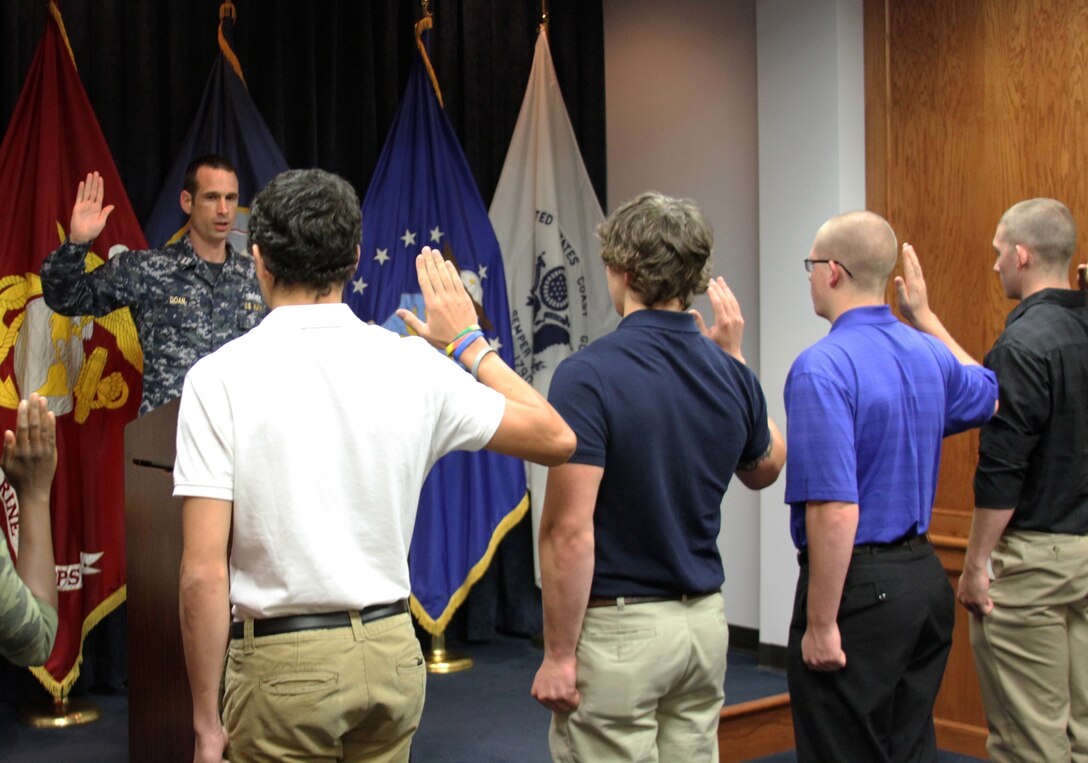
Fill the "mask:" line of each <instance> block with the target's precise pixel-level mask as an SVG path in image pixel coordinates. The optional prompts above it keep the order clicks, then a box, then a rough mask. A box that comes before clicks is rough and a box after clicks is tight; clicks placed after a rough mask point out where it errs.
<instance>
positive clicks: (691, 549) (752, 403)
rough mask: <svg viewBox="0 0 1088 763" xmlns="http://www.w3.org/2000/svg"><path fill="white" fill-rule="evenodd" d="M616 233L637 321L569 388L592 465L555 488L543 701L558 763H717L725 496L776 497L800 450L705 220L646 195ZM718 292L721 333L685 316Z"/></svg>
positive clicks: (620, 287)
mask: <svg viewBox="0 0 1088 763" xmlns="http://www.w3.org/2000/svg"><path fill="white" fill-rule="evenodd" d="M598 233H599V235H600V237H601V243H602V250H601V257H602V259H603V260H604V263H605V268H606V273H607V280H608V285H609V293H610V294H611V296H612V301H613V303H614V305H615V307H616V310H617V311H618V312H619V313H620V315H622V316H623V320H622V321H621V322H620V324H619V326H618V327H617V329H616V331H614V332H613V333H611V334H609V335H608V336H605V337H602V338H601V339H599V340H597V341H596V342H594V343H592V344H591V345H590V346H588V347H587V348H585V349H584V350H582V351H580V352H578V353H576V354H574V355H572V356H571V357H569V358H568V359H567V360H565V361H563V362H562V363H561V364H560V365H559V367H558V368H557V369H556V372H555V376H554V378H553V379H552V383H551V388H550V392H549V401H550V402H551V403H552V405H554V406H555V408H556V410H558V411H559V412H560V414H561V415H562V416H563V417H564V418H565V419H566V420H567V422H568V423H569V424H570V425H571V428H572V429H574V431H575V434H577V436H578V448H577V451H576V452H575V455H574V456H573V457H572V458H571V460H570V463H569V464H565V465H563V466H561V467H556V468H552V469H551V470H550V471H549V474H548V488H547V494H546V497H545V501H544V511H543V516H542V518H541V526H540V561H541V565H540V566H541V578H542V585H543V597H544V644H545V647H544V649H545V653H544V661H543V664H542V665H541V667H540V670H539V672H538V673H537V676H536V680H535V681H534V682H533V689H532V691H533V696H534V697H536V699H538V700H539V701H540V702H541V703H542V704H544V705H545V706H546V707H548V708H549V709H551V710H552V711H553V713H554V715H553V720H552V725H551V730H550V733H549V745H550V747H551V752H552V757H553V758H554V759H555V760H557V761H573V760H594V761H596V760H650V759H653V760H689V761H700V762H703V761H717V760H718V752H717V750H718V746H717V728H718V716H719V713H720V711H721V706H722V700H723V697H724V693H723V684H724V680H725V660H726V648H727V646H728V629H727V626H726V621H725V611H724V604H723V601H722V596H721V586H722V583H723V582H724V573H723V570H722V562H721V558H720V556H719V553H718V548H717V537H718V531H719V529H720V526H721V502H722V497H723V495H724V493H725V490H726V487H727V486H728V485H729V481H730V479H731V477H732V476H733V474H734V473H736V475H737V476H738V477H739V478H740V480H741V481H742V482H743V483H744V484H745V485H747V486H748V487H751V488H754V489H758V488H762V487H765V486H766V485H769V484H771V483H772V482H774V480H775V479H776V478H777V477H778V473H779V471H780V470H781V468H782V465H783V463H784V460H785V445H784V443H783V441H782V437H781V435H780V434H779V432H778V430H777V428H776V427H775V426H774V424H773V422H771V421H770V420H769V419H768V417H767V406H766V400H765V399H764V396H763V391H762V389H760V385H759V380H758V379H757V378H756V376H755V374H754V373H752V371H751V370H750V369H749V368H748V367H747V366H746V365H745V364H744V359H743V357H742V356H741V353H740V340H741V333H742V330H743V319H742V317H741V314H740V309H739V307H738V306H737V303H736V300H735V299H734V298H733V294H732V292H731V291H730V290H729V287H728V286H726V284H725V281H724V280H722V279H720V278H719V279H716V280H714V281H709V278H708V276H709V271H710V251H711V244H712V234H711V232H710V228H709V227H708V226H707V224H706V222H705V221H704V220H703V217H702V215H701V214H700V212H699V210H698V209H697V208H696V207H695V205H694V204H693V203H691V202H690V201H686V200H678V199H672V198H669V197H667V196H663V195H661V194H658V193H645V194H643V195H641V196H639V197H638V198H636V199H634V200H632V201H630V202H627V203H626V204H624V205H623V206H621V207H620V208H619V209H618V210H616V211H615V212H614V213H613V214H612V215H611V216H610V217H609V218H608V219H607V220H606V221H605V222H604V223H602V225H601V227H600V229H599V231H598ZM708 281H709V283H708ZM708 286H709V288H708ZM703 291H708V292H709V296H710V299H711V303H712V305H713V307H714V313H715V324H714V326H713V327H712V328H710V329H706V327H705V326H704V325H703V323H702V320H701V319H697V318H696V317H694V316H693V315H691V314H689V313H688V312H685V311H686V310H687V309H688V308H689V307H690V305H691V300H692V298H693V297H694V296H695V295H696V294H700V293H702V292H703ZM692 312H694V311H692ZM701 330H702V333H701ZM703 333H705V334H706V336H704V335H703ZM723 350H724V351H723Z"/></svg>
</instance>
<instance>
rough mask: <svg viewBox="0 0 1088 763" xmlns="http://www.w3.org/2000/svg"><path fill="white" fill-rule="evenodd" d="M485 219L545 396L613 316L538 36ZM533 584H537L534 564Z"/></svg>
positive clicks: (514, 319)
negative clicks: (558, 371)
mask: <svg viewBox="0 0 1088 763" xmlns="http://www.w3.org/2000/svg"><path fill="white" fill-rule="evenodd" d="M488 215H489V217H490V218H491V224H492V226H493V227H494V228H495V235H496V236H497V237H498V239H499V247H500V248H501V249H502V257H503V263H504V266H505V268H506V290H507V294H508V296H509V299H510V329H511V333H512V335H513V340H514V348H513V349H514V368H515V369H516V370H517V372H518V373H519V374H521V376H522V378H523V379H525V380H526V381H528V382H529V383H531V384H532V385H533V387H535V388H536V389H537V390H538V391H539V392H540V393H541V394H543V395H545V396H546V395H547V394H548V385H549V384H550V383H551V379H552V374H553V373H554V372H555V367H556V365H558V364H559V361H561V360H562V359H563V358H565V357H567V356H568V355H570V354H571V353H572V352H574V351H575V350H580V349H581V348H583V347H585V346H586V345H587V344H589V343H590V342H591V341H593V340H594V339H596V338H597V337H599V336H601V335H602V334H607V333H608V332H609V331H611V330H612V329H614V328H615V327H616V324H617V323H618V322H619V316H618V315H617V314H616V311H615V308H613V306H612V301H611V299H610V298H609V296H608V287H607V284H606V282H605V275H604V265H603V264H602V263H601V258H600V246H599V244H598V241H597V225H598V224H599V223H600V222H601V220H602V219H603V217H604V215H603V214H602V213H601V205H600V204H599V203H598V202H597V196H596V194H594V192H593V185H592V184H591V183H590V181H589V175H587V174H586V168H585V165H584V164H583V163H582V155H581V153H579V151H578V142H577V141H576V140H575V137H574V130H573V129H572V128H571V124H570V119H569V118H568V116H567V109H566V107H565V106H564V104H563V96H562V94H561V93H560V92H559V83H558V81H557V80H556V78H555V68H554V66H552V57H551V51H550V50H549V49H548V35H547V33H546V32H545V31H544V30H543V29H542V30H541V31H540V33H539V34H538V36H537V41H536V53H535V54H534V56H533V70H532V73H531V74H530V75H529V86H528V88H527V89H526V91H525V100H524V101H522V104H521V113H520V114H519V115H518V122H517V126H516V127H515V128H514V137H513V138H512V139H511V141H510V148H509V150H508V151H507V153H506V162H505V163H504V164H503V168H502V175H501V176H500V177H499V184H498V187H497V188H496V189H495V196H494V198H493V200H492V202H491V209H490V211H489V212H488ZM526 467H527V470H528V479H529V495H530V500H531V506H532V516H533V540H534V544H533V547H534V549H535V548H536V540H537V537H538V531H539V527H540V510H541V508H542V507H543V505H544V483H545V480H546V478H547V469H546V468H545V467H542V466H538V465H536V464H529V463H528V462H527V463H526ZM536 578H537V583H538V584H539V582H540V562H539V560H537V562H536Z"/></svg>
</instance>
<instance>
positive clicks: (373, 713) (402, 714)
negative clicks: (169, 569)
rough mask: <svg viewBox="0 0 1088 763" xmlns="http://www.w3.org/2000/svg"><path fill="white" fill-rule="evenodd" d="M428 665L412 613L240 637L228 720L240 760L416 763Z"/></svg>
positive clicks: (231, 671)
mask: <svg viewBox="0 0 1088 763" xmlns="http://www.w3.org/2000/svg"><path fill="white" fill-rule="evenodd" d="M425 682H426V666H425V665H424V662H423V653H422V651H421V650H420V647H419V640H418V639H417V638H416V635H415V630H414V629H413V627H412V620H411V618H410V617H409V616H408V615H407V614H403V615H394V616H393V617H387V618H385V619H383V620H376V621H374V622H371V623H360V622H359V616H358V614H357V613H355V614H353V615H352V618H351V627H350V628H348V627H344V628H331V629H326V630H312V631H298V632H296V633H283V634H278V635H275V636H262V637H260V638H254V637H253V636H252V629H251V628H250V627H249V624H248V623H247V627H246V636H245V638H242V639H232V640H231V642H230V645H229V647H228V649H227V665H226V674H225V692H224V696H223V724H224V725H225V726H226V729H227V735H228V737H229V739H230V747H229V752H228V755H229V759H230V760H231V761H235V762H237V761H334V760H336V761H338V760H345V761H382V763H384V762H385V761H389V762H390V763H392V762H394V761H395V762H396V763H406V762H407V760H408V751H409V748H410V747H411V744H412V735H413V734H414V733H415V730H416V728H417V727H418V726H419V718H420V715H421V714H422V713H423V699H424V692H425Z"/></svg>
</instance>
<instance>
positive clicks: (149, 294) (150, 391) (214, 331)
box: [41, 155, 267, 415]
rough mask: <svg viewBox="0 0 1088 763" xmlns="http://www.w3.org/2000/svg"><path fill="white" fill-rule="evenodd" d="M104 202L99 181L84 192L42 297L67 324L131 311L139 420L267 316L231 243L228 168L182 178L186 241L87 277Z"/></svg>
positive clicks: (209, 162)
mask: <svg viewBox="0 0 1088 763" xmlns="http://www.w3.org/2000/svg"><path fill="white" fill-rule="evenodd" d="M103 195H104V193H103V187H102V178H101V176H100V175H99V174H98V173H97V172H94V173H91V174H89V175H87V179H86V180H84V181H83V182H81V183H80V184H79V189H78V190H77V191H76V201H75V204H74V206H73V207H72V221H71V225H70V226H69V228H68V240H67V241H66V242H65V243H63V244H61V246H60V248H59V249H57V250H56V251H55V252H53V253H52V254H50V255H49V256H48V257H46V258H45V262H43V263H42V270H41V278H42V296H43V297H44V298H45V302H46V304H47V305H49V307H50V308H52V309H53V310H54V311H56V312H57V313H59V314H61V315H94V316H100V315H105V314H106V313H109V312H111V311H113V310H117V309H118V308H122V307H128V308H130V309H131V311H132V319H133V321H134V322H135V323H136V331H137V333H138V335H139V337H140V347H141V348H142V350H143V353H144V381H143V389H144V394H143V400H142V401H141V402H140V414H141V415H142V414H145V413H147V412H148V411H150V410H152V409H153V408H157V407H158V406H160V405H162V404H163V403H166V402H168V401H170V400H173V399H174V398H176V397H180V396H181V385H182V382H183V381H184V380H185V373H186V371H188V370H189V368H190V367H191V366H192V365H193V364H194V363H196V361H197V360H199V359H200V358H202V357H203V356H205V355H207V354H208V353H210V352H212V351H213V350H216V349H218V348H219V347H221V346H222V345H224V344H226V343H227V342H229V341H230V340H231V339H234V338H235V337H238V336H241V335H242V334H244V333H245V332H246V331H248V330H249V329H251V328H253V327H254V326H255V325H257V323H258V322H259V321H260V319H261V318H262V317H263V316H264V314H265V312H266V311H267V308H266V307H265V305H264V302H263V301H262V299H261V292H260V288H259V287H258V285H257V277H256V275H255V272H254V268H253V258H252V257H250V256H249V255H248V254H245V253H243V252H238V251H235V249H234V247H233V246H231V244H230V243H229V242H228V241H227V237H228V236H229V235H230V232H231V229H232V228H233V226H234V218H235V215H236V214H237V212H238V176H237V174H236V173H235V171H234V167H232V166H231V164H230V162H228V161H227V160H226V159H224V158H223V157H221V156H215V155H207V156H201V157H198V158H197V159H194V160H193V161H192V163H190V165H189V167H188V169H187V170H186V171H185V182H184V186H183V188H182V191H181V199H180V202H181V208H182V211H184V212H185V214H187V215H188V216H189V225H188V228H189V232H188V234H187V235H185V236H182V237H181V238H180V239H178V241H177V242H176V243H174V244H171V245H170V246H167V247H166V248H164V249H150V250H146V251H126V252H121V253H119V254H117V255H115V256H113V257H111V258H109V260H108V261H106V262H104V263H103V264H102V265H101V266H100V267H98V268H96V269H94V270H92V271H90V272H85V260H86V257H87V252H88V251H90V249H91V243H92V242H93V241H94V239H95V237H96V236H98V234H99V233H101V232H102V229H103V228H104V227H105V225H106V218H107V217H109V214H110V212H112V211H113V205H112V204H111V205H109V206H106V207H103V206H102V201H103ZM99 254H101V255H102V256H103V258H105V253H104V252H100V253H99Z"/></svg>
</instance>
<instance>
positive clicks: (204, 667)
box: [174, 170, 574, 761]
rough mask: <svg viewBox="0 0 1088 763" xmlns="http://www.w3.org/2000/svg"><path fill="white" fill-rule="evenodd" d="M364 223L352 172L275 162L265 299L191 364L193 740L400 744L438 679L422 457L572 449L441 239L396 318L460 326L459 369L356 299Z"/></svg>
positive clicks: (245, 755)
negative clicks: (430, 630)
mask: <svg viewBox="0 0 1088 763" xmlns="http://www.w3.org/2000/svg"><path fill="white" fill-rule="evenodd" d="M360 224H361V220H360V210H359V200H358V198H357V197H356V195H355V193H354V191H353V190H352V189H351V186H349V185H348V184H347V183H346V182H345V181H344V180H343V179H341V178H339V177H337V176H335V175H331V174H329V173H326V172H323V171H321V170H293V171H290V172H286V173H283V174H281V175H279V176H278V177H277V178H276V179H274V180H273V181H272V182H271V183H270V184H269V185H268V186H267V187H266V188H265V189H264V190H263V191H262V192H261V193H260V194H259V195H258V197H257V199H256V200H255V202H254V205H253V211H252V216H251V218H250V227H249V243H250V248H251V250H252V253H253V257H254V260H255V262H256V267H257V278H258V280H259V282H260V285H261V291H262V294H263V296H264V299H265V301H266V302H267V303H268V306H269V307H270V308H271V312H270V313H269V315H268V316H267V318H266V319H265V320H264V321H262V323H261V324H260V325H259V326H257V327H256V328H255V329H253V330H252V331H251V332H250V333H248V334H247V335H245V336H244V337H241V338H240V339H238V340H236V341H234V342H231V343H230V344H228V345H226V346H225V347H223V348H222V349H220V350H219V351H217V352H215V353H213V354H212V355H209V356H208V357H206V358H204V359H203V360H201V361H200V362H199V363H197V364H196V365H195V366H194V367H193V369H192V370H191V371H190V372H189V375H188V376H187V377H186V381H185V388H184V393H183V395H182V402H181V411H180V414H179V420H178V456H177V464H176V467H175V472H174V474H175V490H174V492H175V495H179V496H183V497H184V508H183V535H184V544H185V547H184V554H183V558H182V576H181V614H182V633H183V637H184V643H185V656H186V663H187V666H188V671H189V682H190V685H191V687H192V693H193V725H194V731H195V733H196V748H197V754H196V760H198V761H203V760H211V761H219V760H221V759H222V757H223V754H224V752H225V750H226V749H227V745H228V742H229V746H230V753H231V754H232V755H234V756H236V757H237V758H238V759H241V760H282V759H295V760H299V759H303V760H317V759H330V760H332V759H336V760H368V761H369V760H381V761H407V760H408V751H409V747H410V745H411V739H412V735H413V733H414V732H415V729H416V726H417V725H418V722H419V717H420V714H421V712H422V709H423V696H424V680H425V668H424V664H423V656H422V653H421V651H420V648H419V643H418V641H417V640H416V637H415V633H414V630H413V628H412V624H411V620H410V617H409V615H408V614H407V612H408V608H407V602H406V599H407V597H408V594H409V585H408V566H407V557H408V547H409V544H410V542H411V536H412V528H413V526H414V523H415V512H416V505H417V503H418V499H419V492H420V488H421V486H422V484H423V480H424V478H425V477H426V475H427V471H428V470H429V469H430V467H431V466H432V465H433V464H434V462H435V461H436V460H437V459H438V458H439V457H441V456H442V455H443V454H445V453H447V452H449V451H451V450H473V449H480V448H485V447H486V448H489V449H491V450H495V451H498V452H501V453H506V454H509V455H513V456H517V457H520V458H527V459H531V460H535V461H539V462H541V463H545V464H558V463H562V462H563V461H565V460H566V459H567V458H568V457H569V456H570V454H571V452H572V451H573V449H574V435H573V433H572V432H571V430H570V428H569V427H568V426H567V425H566V424H565V423H564V422H563V420H562V419H561V418H560V417H559V415H558V414H557V413H556V412H555V411H554V409H552V408H551V406H549V405H548V404H547V402H546V401H545V400H544V398H542V397H541V396H540V395H539V394H537V393H536V392H535V391H534V390H533V389H532V387H531V386H529V385H528V384H526V383H525V382H524V381H522V380H521V378H520V377H519V376H518V375H517V374H516V373H514V372H513V371H512V370H511V369H510V368H509V367H508V366H506V364H505V363H503V362H502V360H501V359H499V356H498V355H497V354H496V353H494V352H492V351H491V349H490V347H489V345H488V343H487V342H486V340H484V339H483V338H482V335H481V334H480V333H479V332H474V331H471V330H470V329H471V327H472V324H474V323H475V320H476V313H475V310H474V308H473V305H472V301H471V299H470V298H469V296H468V295H467V294H466V292H465V289H464V287H463V285H462V284H461V280H460V278H459V277H458V275H457V273H456V270H455V269H454V268H453V266H452V264H450V263H447V262H445V261H444V260H443V259H442V257H441V255H440V254H439V253H438V252H434V251H431V250H430V249H429V248H424V249H423V252H422V253H421V254H420V255H419V257H418V258H417V263H416V266H417V272H418V274H419V282H420V287H421V290H422V293H423V297H424V300H425V302H426V307H427V318H428V321H427V323H423V322H422V321H420V320H419V319H418V318H416V317H415V316H414V315H409V314H403V315H402V316H401V317H402V318H404V320H405V321H406V322H407V323H408V324H409V325H410V326H411V327H412V328H413V329H414V330H415V331H416V333H418V334H419V335H420V336H421V337H423V338H424V339H427V340H429V341H430V342H431V343H432V344H434V345H436V346H439V347H445V346H447V345H448V344H457V343H465V347H463V348H462V347H460V346H458V347H457V348H456V349H457V352H456V355H457V357H458V358H459V360H460V363H461V364H463V365H464V369H462V368H460V367H458V365H457V364H456V363H454V362H451V361H450V360H448V359H447V358H445V357H443V356H442V354H441V353H437V352H435V351H434V350H433V349H432V348H431V347H430V346H428V344H427V343H426V342H424V341H422V340H420V339H418V338H406V339H402V338H400V337H399V336H397V335H396V334H393V333H391V332H389V331H387V330H385V329H383V328H381V327H378V326H373V325H367V324H364V323H363V322H361V321H360V320H359V319H358V318H356V317H355V315H354V314H352V312H351V311H350V310H349V308H348V307H347V306H346V305H344V304H342V302H341V292H342V288H343V285H344V283H345V282H346V280H347V279H348V278H349V277H350V276H351V274H352V273H353V272H354V271H355V267H356V263H357V261H358V257H359V235H360ZM466 327H467V328H466ZM489 356H493V357H489ZM465 369H471V371H472V375H471V376H470V375H469V373H466V370H465ZM473 376H476V377H477V378H478V379H479V381H480V382H482V384H480V383H477V381H475V380H474V379H473ZM232 525H233V546H232V547H231V548H230V560H229V576H228V559H227V556H228V538H229V537H230V534H231V530H232ZM228 577H229V594H228ZM228 595H229V602H230V605H231V609H228ZM230 611H233V622H231V617H230V615H229V614H228V612H230ZM224 652H225V653H226V656H227V660H226V671H225V674H224V673H223V655H224ZM221 674H224V682H225V693H224V699H223V715H222V720H221V719H220V711H219V685H220V676H221Z"/></svg>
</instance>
